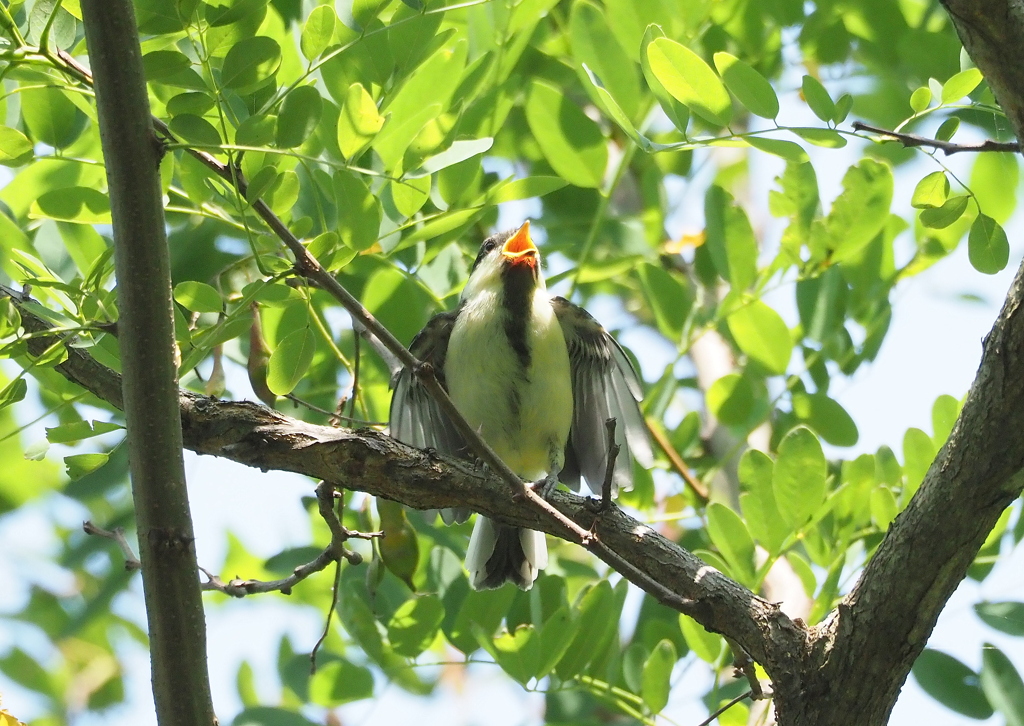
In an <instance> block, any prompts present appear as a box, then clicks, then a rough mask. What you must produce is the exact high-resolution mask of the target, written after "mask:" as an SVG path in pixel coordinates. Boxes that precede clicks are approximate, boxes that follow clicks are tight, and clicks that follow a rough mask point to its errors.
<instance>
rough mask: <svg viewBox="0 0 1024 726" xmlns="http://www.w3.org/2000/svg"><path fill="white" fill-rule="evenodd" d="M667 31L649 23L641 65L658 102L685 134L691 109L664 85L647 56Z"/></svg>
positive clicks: (643, 43)
mask: <svg viewBox="0 0 1024 726" xmlns="http://www.w3.org/2000/svg"><path fill="white" fill-rule="evenodd" d="M664 37H665V33H664V31H662V29H661V27H660V26H658V25H649V26H648V27H647V30H646V32H645V33H644V37H643V41H642V42H641V44H640V66H641V67H642V68H643V72H644V79H645V80H646V81H647V85H648V86H650V89H651V92H652V93H653V94H654V97H655V98H657V99H658V104H659V105H660V106H661V108H662V110H663V111H664V112H665V115H666V116H668V118H669V121H671V122H672V123H673V124H674V125H675V127H676V128H677V129H679V131H681V132H682V133H683V134H685V133H686V125H687V124H688V123H689V122H690V109H688V108H687V107H686V106H685V105H683V104H681V103H680V102H679V101H677V100H676V99H675V98H673V96H672V94H670V93H669V92H668V91H667V90H666V89H665V87H664V86H663V85H661V81H659V80H658V77H657V76H656V75H655V74H654V71H653V70H652V69H651V63H650V60H649V59H648V57H647V48H648V46H649V45H650V44H651V43H652V42H653V41H654V40H655V39H656V38H664Z"/></svg>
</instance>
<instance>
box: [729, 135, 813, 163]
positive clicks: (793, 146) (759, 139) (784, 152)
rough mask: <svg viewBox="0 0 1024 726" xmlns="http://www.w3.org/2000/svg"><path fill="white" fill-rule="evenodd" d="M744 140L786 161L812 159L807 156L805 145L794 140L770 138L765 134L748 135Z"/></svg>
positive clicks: (799, 161)
mask: <svg viewBox="0 0 1024 726" xmlns="http://www.w3.org/2000/svg"><path fill="white" fill-rule="evenodd" d="M744 141H746V142H747V143H748V144H750V145H751V146H753V147H754V148H755V149H757V150H758V151H763V152H765V153H767V154H774V155H775V156H778V157H781V158H783V159H785V160H786V161H792V162H795V163H797V164H802V163H804V162H805V161H808V160H809V159H810V157H809V156H807V152H806V151H804V147H802V146H800V144H797V143H794V142H792V141H786V140H785V139H769V138H765V137H764V136H747V137H745V139H744Z"/></svg>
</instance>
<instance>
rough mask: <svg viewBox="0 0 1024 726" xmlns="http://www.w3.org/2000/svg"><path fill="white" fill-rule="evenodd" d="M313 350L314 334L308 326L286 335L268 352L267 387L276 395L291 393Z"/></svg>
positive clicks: (310, 360)
mask: <svg viewBox="0 0 1024 726" xmlns="http://www.w3.org/2000/svg"><path fill="white" fill-rule="evenodd" d="M315 352H316V334H315V333H314V332H313V331H312V330H311V329H310V328H302V329H301V330H295V331H292V332H291V333H289V334H288V335H286V336H285V337H284V339H283V340H282V341H281V342H280V343H279V344H278V346H277V348H276V349H275V350H274V352H273V353H271V354H270V362H269V363H268V368H267V387H268V388H270V390H271V391H272V392H274V393H276V394H277V395H278V396H284V395H287V394H289V393H291V392H292V390H293V389H294V388H295V386H297V385H298V383H299V381H301V380H302V377H303V376H304V375H305V374H306V371H307V370H308V369H309V365H310V363H312V362H313V354H314V353H315Z"/></svg>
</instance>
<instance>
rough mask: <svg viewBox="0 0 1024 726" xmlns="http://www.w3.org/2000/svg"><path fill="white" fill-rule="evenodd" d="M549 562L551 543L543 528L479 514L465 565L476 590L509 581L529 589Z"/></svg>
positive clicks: (489, 588)
mask: <svg viewBox="0 0 1024 726" xmlns="http://www.w3.org/2000/svg"><path fill="white" fill-rule="evenodd" d="M547 564H548V547H547V543H546V542H545V541H544V534H543V533H542V532H535V531H533V530H530V529H519V528H518V527H510V526H508V525H506V524H498V523H497V522H494V521H492V520H490V519H487V518H486V517H477V519H476V525H475V526H474V527H473V536H472V537H470V538H469V549H468V550H466V569H467V570H469V573H470V583H471V584H472V585H473V589H474V590H493V589H494V588H497V587H501V586H502V585H503V584H504V583H505V582H506V581H511V582H513V583H514V584H515V585H516V587H518V588H519V589H521V590H529V589H530V588H531V587H533V581H534V580H536V579H537V574H538V573H539V572H540V571H541V570H543V569H544V568H545V567H546V566H547Z"/></svg>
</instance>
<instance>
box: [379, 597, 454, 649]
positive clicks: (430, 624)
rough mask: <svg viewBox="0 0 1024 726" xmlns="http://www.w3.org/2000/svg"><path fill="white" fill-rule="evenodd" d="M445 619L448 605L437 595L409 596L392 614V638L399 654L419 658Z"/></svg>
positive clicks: (390, 629)
mask: <svg viewBox="0 0 1024 726" xmlns="http://www.w3.org/2000/svg"><path fill="white" fill-rule="evenodd" d="M442 620H444V605H443V604H441V600H440V599H439V598H438V597H437V596H436V595H422V596H420V597H412V598H409V599H408V600H406V601H405V602H404V603H402V605H401V606H400V607H399V608H398V610H396V611H395V614H394V615H392V616H391V620H390V622H389V623H388V640H389V641H391V647H392V648H394V651H395V652H396V653H398V654H399V655H405V656H408V657H410V658H415V657H416V656H418V655H419V654H420V653H422V652H423V651H424V650H426V649H427V648H429V647H430V644H431V643H433V642H434V638H435V637H436V636H437V631H438V629H439V628H440V627H441V621H442Z"/></svg>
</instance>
